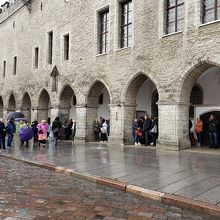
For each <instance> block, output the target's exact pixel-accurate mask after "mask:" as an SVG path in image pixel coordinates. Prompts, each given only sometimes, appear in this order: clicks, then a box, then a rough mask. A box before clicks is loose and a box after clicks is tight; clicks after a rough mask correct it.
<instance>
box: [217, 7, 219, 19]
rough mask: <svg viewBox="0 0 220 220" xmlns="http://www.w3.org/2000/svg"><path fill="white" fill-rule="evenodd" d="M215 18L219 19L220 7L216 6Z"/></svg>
mask: <svg viewBox="0 0 220 220" xmlns="http://www.w3.org/2000/svg"><path fill="white" fill-rule="evenodd" d="M217 19H220V7H218V8H217Z"/></svg>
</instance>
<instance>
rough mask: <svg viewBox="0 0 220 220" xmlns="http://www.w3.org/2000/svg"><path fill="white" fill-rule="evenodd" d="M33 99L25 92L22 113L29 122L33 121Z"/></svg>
mask: <svg viewBox="0 0 220 220" xmlns="http://www.w3.org/2000/svg"><path fill="white" fill-rule="evenodd" d="M31 106H32V105H31V98H30V95H29V93H28V92H25V93H24V95H23V97H22V104H21V112H22V113H23V114H24V115H25V118H26V119H27V120H28V121H31Z"/></svg>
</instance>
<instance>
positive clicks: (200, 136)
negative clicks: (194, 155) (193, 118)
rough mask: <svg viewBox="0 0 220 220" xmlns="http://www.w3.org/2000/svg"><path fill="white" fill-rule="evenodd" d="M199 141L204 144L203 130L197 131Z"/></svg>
mask: <svg viewBox="0 0 220 220" xmlns="http://www.w3.org/2000/svg"><path fill="white" fill-rule="evenodd" d="M196 136H197V139H198V142H199V143H200V145H201V146H203V134H202V132H199V133H196Z"/></svg>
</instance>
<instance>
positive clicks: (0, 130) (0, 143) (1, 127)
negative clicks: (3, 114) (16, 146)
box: [0, 118, 6, 150]
mask: <svg viewBox="0 0 220 220" xmlns="http://www.w3.org/2000/svg"><path fill="white" fill-rule="evenodd" d="M5 136H6V128H5V124H4V121H3V118H0V150H1V149H2V148H3V150H5V149H6V148H5Z"/></svg>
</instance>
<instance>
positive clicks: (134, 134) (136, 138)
mask: <svg viewBox="0 0 220 220" xmlns="http://www.w3.org/2000/svg"><path fill="white" fill-rule="evenodd" d="M132 133H133V137H134V142H135V143H138V142H139V138H138V135H137V133H136V131H133V132H132Z"/></svg>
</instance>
